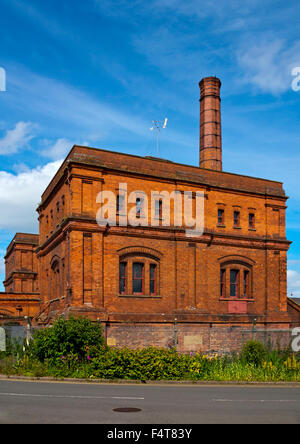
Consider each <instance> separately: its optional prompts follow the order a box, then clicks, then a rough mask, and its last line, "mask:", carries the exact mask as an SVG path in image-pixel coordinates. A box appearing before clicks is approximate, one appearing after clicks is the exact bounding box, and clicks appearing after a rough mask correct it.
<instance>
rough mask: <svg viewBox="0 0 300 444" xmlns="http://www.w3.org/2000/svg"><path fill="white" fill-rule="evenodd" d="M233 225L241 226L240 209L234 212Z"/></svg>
mask: <svg viewBox="0 0 300 444" xmlns="http://www.w3.org/2000/svg"><path fill="white" fill-rule="evenodd" d="M233 225H234V226H235V227H239V226H240V212H239V211H234V213H233Z"/></svg>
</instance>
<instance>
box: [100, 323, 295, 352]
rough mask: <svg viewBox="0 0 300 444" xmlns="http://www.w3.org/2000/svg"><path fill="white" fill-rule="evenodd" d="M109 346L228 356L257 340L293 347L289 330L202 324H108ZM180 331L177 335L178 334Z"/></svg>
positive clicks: (277, 345) (269, 344)
mask: <svg viewBox="0 0 300 444" xmlns="http://www.w3.org/2000/svg"><path fill="white" fill-rule="evenodd" d="M103 327H104V332H105V336H106V339H107V344H108V345H109V346H115V347H118V348H122V347H128V348H134V349H138V348H144V347H148V346H153V347H159V348H171V347H174V345H175V341H176V338H177V350H178V352H180V353H186V352H197V351H200V352H202V353H218V354H228V353H232V352H240V351H241V349H242V346H243V344H245V343H246V342H247V341H248V340H252V339H254V340H258V341H260V342H262V343H264V345H265V346H266V347H268V348H270V349H272V350H273V349H278V348H280V349H284V348H287V347H289V346H290V344H291V341H292V339H293V337H292V330H290V329H275V328H274V329H271V328H268V329H249V327H247V328H245V327H241V326H231V327H227V326H205V325H203V326H201V325H200V326H199V324H179V325H177V326H176V324H164V325H157V324H156V325H155V324H127V325H125V324H108V325H106V326H105V325H103ZM176 330H177V331H176Z"/></svg>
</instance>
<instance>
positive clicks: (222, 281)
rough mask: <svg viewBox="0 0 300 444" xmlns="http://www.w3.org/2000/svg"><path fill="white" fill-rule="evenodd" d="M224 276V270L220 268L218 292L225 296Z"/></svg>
mask: <svg viewBox="0 0 300 444" xmlns="http://www.w3.org/2000/svg"><path fill="white" fill-rule="evenodd" d="M225 276H226V271H225V270H223V269H221V273H220V294H221V297H223V298H224V297H225V296H226V293H225Z"/></svg>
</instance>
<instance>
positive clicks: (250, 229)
mask: <svg viewBox="0 0 300 444" xmlns="http://www.w3.org/2000/svg"><path fill="white" fill-rule="evenodd" d="M248 230H249V231H256V228H248Z"/></svg>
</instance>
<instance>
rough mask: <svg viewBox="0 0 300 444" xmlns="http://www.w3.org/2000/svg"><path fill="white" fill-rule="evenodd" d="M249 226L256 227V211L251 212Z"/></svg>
mask: <svg viewBox="0 0 300 444" xmlns="http://www.w3.org/2000/svg"><path fill="white" fill-rule="evenodd" d="M249 228H252V229H254V228H255V215H254V213H249Z"/></svg>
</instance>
